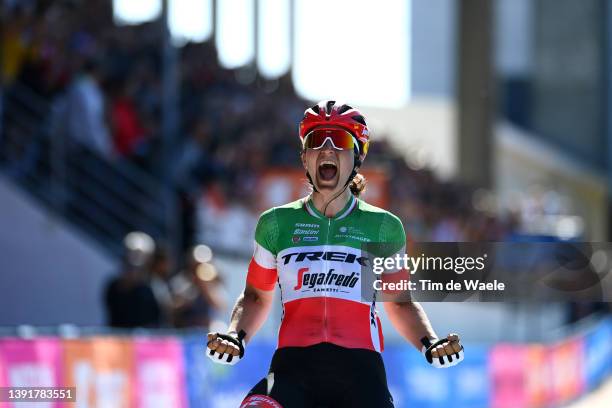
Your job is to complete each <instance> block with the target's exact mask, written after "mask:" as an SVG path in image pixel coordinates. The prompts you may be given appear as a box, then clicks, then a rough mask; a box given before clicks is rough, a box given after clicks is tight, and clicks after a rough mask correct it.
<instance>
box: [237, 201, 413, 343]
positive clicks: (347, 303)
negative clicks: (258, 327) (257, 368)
mask: <svg viewBox="0 0 612 408" xmlns="http://www.w3.org/2000/svg"><path fill="white" fill-rule="evenodd" d="M405 240H406V236H405V234H404V228H403V226H402V223H401V221H400V220H399V219H398V218H397V217H396V216H394V215H393V214H391V213H390V212H388V211H385V210H382V209H380V208H377V207H374V206H372V205H369V204H367V203H365V202H364V201H362V200H359V199H357V198H355V197H353V196H351V199H350V200H349V202H348V203H347V204H346V206H345V207H344V208H343V209H342V210H341V211H340V212H338V214H337V215H336V216H335V217H333V218H328V217H325V216H323V215H322V214H321V213H320V212H319V211H318V210H317V209H316V208H315V206H314V205H313V203H312V202H311V201H310V200H308V199H306V198H304V199H300V200H297V201H294V202H292V203H289V204H286V205H283V206H280V207H274V208H272V209H270V210H268V211H266V212H264V213H263V214H262V215H261V216H260V218H259V222H258V224H257V229H256V231H255V252H254V254H253V258H252V260H251V262H250V265H249V271H248V275H247V282H248V283H249V284H250V285H252V286H254V287H256V288H258V289H261V290H274V288H275V286H276V285H277V284H278V287H279V288H280V292H281V300H282V303H283V319H282V322H281V326H280V330H279V336H278V347H279V348H281V347H304V346H309V345H313V344H317V343H321V342H329V343H333V344H336V345H339V346H342V347H347V348H363V349H369V350H376V351H381V350H382V349H383V335H382V329H381V326H380V320H379V318H378V314H377V312H376V301H375V297H368V298H364V296H363V294H362V280H363V279H365V276H363V277H362V274H365V273H373V272H372V271H371V268H368V265H370V263H369V259H368V256H367V255H365V254H364V253H362V250H361V248H362V244H364V243H367V242H374V243H387V242H389V243H393V244H394V245H396V248H399V249H398V251H397V252H401V253H403V252H404V251H405ZM398 243H399V245H398ZM370 281H371V279H370Z"/></svg>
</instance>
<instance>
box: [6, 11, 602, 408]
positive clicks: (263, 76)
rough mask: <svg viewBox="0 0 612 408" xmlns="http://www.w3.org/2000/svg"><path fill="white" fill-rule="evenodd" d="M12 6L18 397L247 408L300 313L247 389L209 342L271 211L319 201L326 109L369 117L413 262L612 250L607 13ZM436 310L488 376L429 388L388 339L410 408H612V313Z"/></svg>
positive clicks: (379, 189) (379, 187) (11, 342)
mask: <svg viewBox="0 0 612 408" xmlns="http://www.w3.org/2000/svg"><path fill="white" fill-rule="evenodd" d="M0 5H1V15H0V18H1V29H0V32H1V39H0V41H1V42H0V43H1V53H0V226H1V228H0V326H2V327H1V328H0V336H2V338H1V339H0V385H3V384H10V385H17V384H19V385H41V384H44V385H54V384H55V385H58V384H71V385H72V384H77V387H78V390H79V392H80V394H78V395H80V398H79V397H77V398H78V400H79V401H81V402H82V403H83V406H187V405H189V406H202V407H208V406H210V407H226V406H227V407H233V406H237V405H238V404H239V401H240V400H241V399H242V397H243V395H244V393H246V391H247V390H248V389H249V388H250V387H251V386H252V385H253V384H255V383H256V382H257V381H258V380H259V378H261V377H263V376H264V374H265V372H266V370H267V366H268V364H269V358H270V356H271V353H272V352H273V350H274V345H275V340H276V338H275V336H276V330H277V328H278V323H279V321H280V317H281V313H282V311H281V307H280V301H278V302H277V303H278V304H277V305H276V307H275V309H274V310H273V312H272V313H271V316H270V318H269V320H268V322H267V324H266V326H265V327H264V328H263V329H262V331H261V332H260V333H259V334H258V335H257V339H256V341H254V342H253V345H252V347H250V348H251V349H252V350H253V351H251V350H249V353H248V355H247V356H248V357H247V358H245V360H244V361H243V362H241V365H239V366H236V367H235V368H231V369H228V368H225V367H213V366H210V365H209V364H208V362H207V361H204V358H203V354H202V347H203V345H204V333H205V332H206V331H207V330H209V329H211V330H225V325H226V322H227V320H228V317H229V311H230V309H231V306H232V304H233V302H234V300H235V298H236V296H237V295H238V294H239V293H240V292H241V290H242V288H243V286H244V279H245V276H246V269H247V264H248V261H249V259H250V257H251V254H252V250H253V234H254V228H255V225H256V222H257V218H258V215H259V213H260V212H261V211H262V210H265V209H267V208H269V207H271V206H273V205H278V204H283V203H286V202H288V201H292V200H294V199H296V198H298V197H301V196H303V195H305V194H306V193H307V191H308V188H307V187H308V183H307V181H306V178H305V176H304V172H303V169H301V166H300V163H299V160H298V153H299V148H300V146H299V141H298V140H299V139H298V135H297V126H298V123H299V121H300V119H301V118H302V115H303V112H304V110H305V109H306V108H307V107H309V106H311V105H312V104H313V103H314V102H316V101H318V100H321V99H335V100H343V101H346V102H348V103H350V104H352V105H355V106H358V107H359V108H360V109H361V110H362V111H363V112H364V114H365V116H366V119H367V120H368V124H369V126H370V128H371V129H372V133H373V136H372V147H371V150H370V154H369V155H368V158H367V161H366V163H365V165H364V167H363V173H364V174H365V175H366V177H367V178H368V180H369V183H368V190H367V192H366V194H365V200H367V201H368V202H370V203H372V204H375V205H378V206H381V207H384V208H386V209H389V210H390V211H392V212H393V213H395V214H397V215H398V216H399V217H400V218H401V220H402V221H403V223H404V226H405V229H406V231H407V234H408V235H409V239H411V240H413V241H417V242H432V241H433V242H435V241H513V242H525V241H529V242H531V241H533V242H541V241H546V242H550V241H553V242H554V241H563V240H569V241H592V242H604V241H609V240H610V233H611V231H612V228H611V226H612V222H611V220H610V209H611V208H612V207H611V205H610V203H611V202H612V201H611V200H610V191H612V190H611V188H612V119H611V118H612V115H610V101H612V70H611V69H610V67H611V66H612V47H611V44H612V6H611V5H610V3H609V2H608V1H605V0H581V1H575V0H554V1H553V0H471V1H454V0H387V1H386V2H384V3H379V4H374V2H369V1H365V0H354V1H349V0H333V1H329V0H328V1H325V0H309V1H306V0H275V1H274V0H191V1H187V0H139V1H130V0H114V1H110V0H88V1H79V0H65V1H62V0H57V1H50V0H49V1H43V0H39V1H36V0H2V1H1V2H0ZM607 256H608V258H609V259H612V254H609V255H607ZM604 261H605V262H604V263H606V262H607V261H606V259H604ZM607 272H609V271H608V270H606V273H607ZM424 306H425V309H426V311H427V312H428V314H429V316H430V319H431V320H432V322H433V324H434V327H435V329H436V330H437V332H438V333H439V334H443V333H447V332H450V331H457V332H459V333H461V335H462V338H463V339H465V341H466V344H467V346H466V348H467V350H468V354H467V356H468V357H467V360H466V361H465V363H464V364H462V365H461V366H458V367H457V369H455V370H454V371H453V370H441V371H444V372H442V373H440V372H436V371H435V370H432V369H429V368H428V367H427V366H426V365H425V363H423V362H422V361H421V359H422V357H421V356H420V355H419V354H418V353H416V352H415V351H414V350H412V349H411V348H410V347H409V346H408V345H407V344H406V343H405V342H403V341H402V340H401V339H400V338H399V336H398V335H397V334H396V333H395V332H394V331H393V329H392V328H391V326H390V324H389V323H388V321H387V320H386V319H384V318H383V325H384V326H385V327H386V332H385V334H386V348H387V350H386V351H385V353H384V356H385V361H386V364H387V369H388V377H389V382H390V387H391V391H392V393H393V395H394V397H395V399H396V406H398V407H405V406H431V407H437V406H444V405H448V404H449V403H452V404H453V405H455V406H465V407H484V406H495V407H549V406H561V405H567V404H568V403H571V404H575V406H581V404H584V405H585V406H586V405H587V404H588V406H598V405H597V404H598V403H599V404H603V405H601V406H604V405H605V402H606V401H607V402H608V403H609V401H610V400H612V396H610V395H611V394H612V392H611V391H610V387H611V386H610V381H609V380H608V381H607V385H606V379H608V378H609V376H610V374H611V367H612V323H611V320H610V313H609V311H610V308H609V304H605V303H603V304H602V303H597V304H594V303H579V304H567V303H552V304H517V303H513V304H507V303H506V304H502V303H481V304H478V303H469V304H468V303H461V304H458V303H456V304H448V303H446V304H445V303H428V304H425V305H424ZM381 312H382V311H381ZM485 322H486V323H485ZM447 371H450V372H447ZM169 374H170V375H169ZM602 383H603V384H604V385H603V386H602V385H601V384H602ZM444 385H445V386H444ZM440 389H444V390H446V391H440V392H438V390H440ZM0 404H1V403H0ZM160 404H161V405H160Z"/></svg>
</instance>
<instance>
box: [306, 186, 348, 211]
mask: <svg viewBox="0 0 612 408" xmlns="http://www.w3.org/2000/svg"><path fill="white" fill-rule="evenodd" d="M336 194H338V192H337V191H334V192H332V193H330V194H327V193H321V192H316V191H315V192H313V193H312V194H311V195H310V200H311V201H312V203H313V204H314V206H315V208H316V209H317V210H318V211H319V212H320V213H321V214H323V211H325V213H324V215H325V216H327V217H330V218H333V217H335V216H336V214H338V212H340V211H341V210H342V209H343V208H344V207H345V206H346V204H347V203H348V201H349V200H351V196H352V193H351V190H350V189H348V188H347V189H345V190H344V191H343V192H342V194H340V195H339V196H338V197H336V198H334V199H333V200H332V201H331V202H330V203H329V204H328V201H329V200H331V199H332V198H333V197H334V196H335V195H336ZM325 206H327V208H325Z"/></svg>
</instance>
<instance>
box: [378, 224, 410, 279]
mask: <svg viewBox="0 0 612 408" xmlns="http://www.w3.org/2000/svg"><path fill="white" fill-rule="evenodd" d="M379 239H380V242H381V244H382V248H383V252H384V256H385V257H388V258H395V257H396V255H399V256H400V257H403V256H404V255H405V254H406V233H405V231H404V226H403V225H402V222H401V221H400V219H399V218H397V217H396V216H395V215H393V214H391V213H386V214H385V216H384V218H383V220H382V223H381V226H380V236H379ZM407 279H410V273H409V271H407V270H406V269H402V268H393V269H385V271H384V272H383V276H382V280H383V282H389V283H391V282H393V283H397V282H400V281H402V280H407Z"/></svg>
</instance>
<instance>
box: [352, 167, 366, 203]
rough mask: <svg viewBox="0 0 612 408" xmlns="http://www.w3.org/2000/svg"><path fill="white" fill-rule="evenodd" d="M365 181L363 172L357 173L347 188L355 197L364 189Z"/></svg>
mask: <svg viewBox="0 0 612 408" xmlns="http://www.w3.org/2000/svg"><path fill="white" fill-rule="evenodd" d="M367 183H368V181H367V180H366V178H365V177H364V176H363V174H361V173H357V174H356V175H355V177H353V179H352V180H351V182H350V183H349V189H350V190H351V193H353V195H354V196H355V197H359V195H360V194H361V193H363V192H364V191H365V189H366V184H367Z"/></svg>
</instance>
